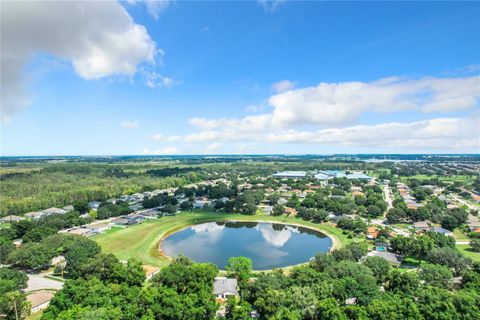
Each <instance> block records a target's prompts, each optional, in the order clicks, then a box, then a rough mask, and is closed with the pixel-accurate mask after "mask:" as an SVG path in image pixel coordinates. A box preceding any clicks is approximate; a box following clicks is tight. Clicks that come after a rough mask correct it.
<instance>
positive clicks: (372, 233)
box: [367, 227, 379, 240]
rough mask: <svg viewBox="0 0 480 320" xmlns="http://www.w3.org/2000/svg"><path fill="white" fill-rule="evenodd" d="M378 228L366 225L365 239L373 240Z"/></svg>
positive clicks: (376, 235) (375, 237)
mask: <svg viewBox="0 0 480 320" xmlns="http://www.w3.org/2000/svg"><path fill="white" fill-rule="evenodd" d="M378 234H379V232H378V229H377V228H376V227H368V228H367V239H369V240H374V239H377V237H378Z"/></svg>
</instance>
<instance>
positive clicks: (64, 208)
mask: <svg viewBox="0 0 480 320" xmlns="http://www.w3.org/2000/svg"><path fill="white" fill-rule="evenodd" d="M62 209H63V210H65V212H70V211H73V210H74V209H75V208H74V207H73V205H71V204H70V205H68V206H65V207H63V208H62Z"/></svg>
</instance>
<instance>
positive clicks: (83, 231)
mask: <svg viewBox="0 0 480 320" xmlns="http://www.w3.org/2000/svg"><path fill="white" fill-rule="evenodd" d="M67 233H68V234H75V235H79V236H85V237H90V236H92V235H94V234H95V232H94V231H93V230H92V229H90V228H86V227H78V228H72V229H69V230H67Z"/></svg>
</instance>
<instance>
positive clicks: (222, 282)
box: [213, 277, 238, 295]
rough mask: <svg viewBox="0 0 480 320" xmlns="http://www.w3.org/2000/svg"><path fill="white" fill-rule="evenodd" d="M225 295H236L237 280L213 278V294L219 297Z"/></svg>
mask: <svg viewBox="0 0 480 320" xmlns="http://www.w3.org/2000/svg"><path fill="white" fill-rule="evenodd" d="M225 293H231V294H234V295H237V294H238V291H237V279H231V278H224V277H218V278H215V282H214V283H213V294H214V295H219V294H225Z"/></svg>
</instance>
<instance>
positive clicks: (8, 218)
mask: <svg viewBox="0 0 480 320" xmlns="http://www.w3.org/2000/svg"><path fill="white" fill-rule="evenodd" d="M23 219H25V218H24V217H19V216H16V215H13V214H11V215H9V216H6V217H3V218H1V219H0V222H2V223H12V222H18V221H21V220H23Z"/></svg>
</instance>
